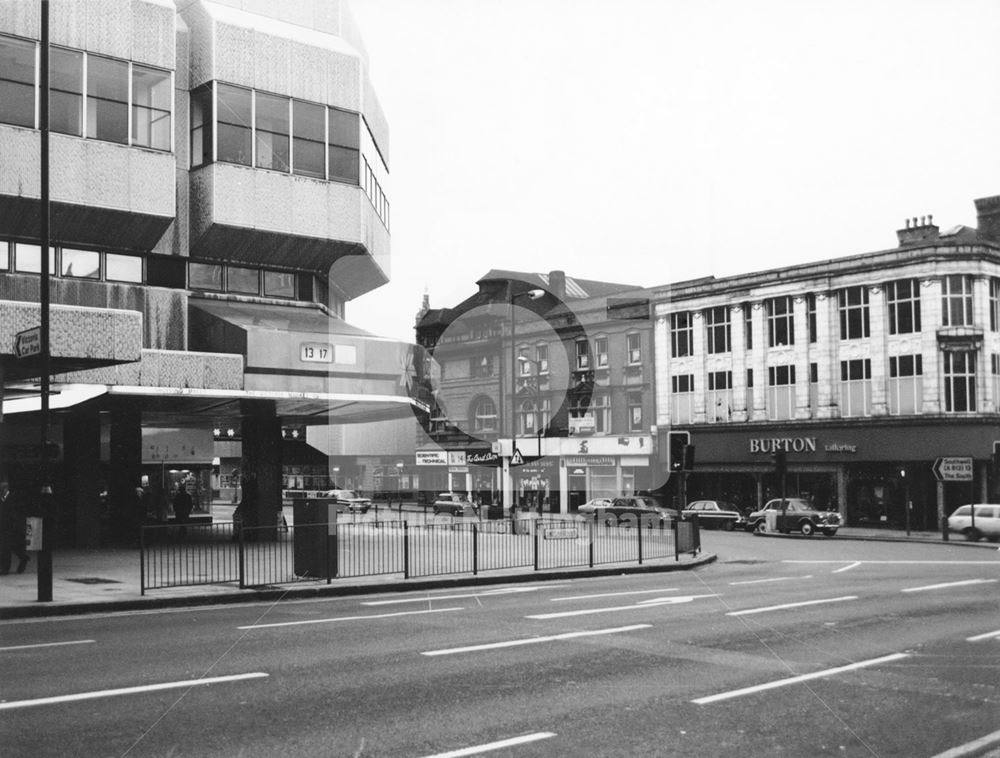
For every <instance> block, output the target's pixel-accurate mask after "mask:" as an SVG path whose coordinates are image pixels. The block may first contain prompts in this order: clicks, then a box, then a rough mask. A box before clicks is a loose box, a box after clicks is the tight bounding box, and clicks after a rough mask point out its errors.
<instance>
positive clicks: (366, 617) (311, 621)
mask: <svg viewBox="0 0 1000 758" xmlns="http://www.w3.org/2000/svg"><path fill="white" fill-rule="evenodd" d="M461 610H464V609H463V608H428V609H427V610H423V611H400V612H398V613H373V614H370V615H362V616H338V617H336V618H329V619H306V620H305V621H280V622H276V623H274V624H250V625H249V626H238V627H236V628H237V629H271V628H275V627H279V626H304V625H305V624H331V623H333V622H334V621H368V620H370V619H390V618H396V617H397V616H419V615H421V614H425V613H447V612H449V611H461Z"/></svg>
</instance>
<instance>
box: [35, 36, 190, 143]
mask: <svg viewBox="0 0 1000 758" xmlns="http://www.w3.org/2000/svg"><path fill="white" fill-rule="evenodd" d="M164 73H165V72H164ZM167 78H168V80H169V76H168V77H167ZM169 107H170V106H169V103H168V105H167V108H168V109H169ZM49 129H51V130H52V131H54V132H59V133H60V134H69V135H72V136H74V137H82V136H83V53H82V52H80V51H79V50H67V49H66V48H62V47H53V48H50V50H49ZM168 144H169V143H168Z"/></svg>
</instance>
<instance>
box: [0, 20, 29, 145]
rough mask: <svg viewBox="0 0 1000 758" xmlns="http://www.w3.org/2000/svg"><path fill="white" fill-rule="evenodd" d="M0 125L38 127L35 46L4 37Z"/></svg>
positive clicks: (0, 49)
mask: <svg viewBox="0 0 1000 758" xmlns="http://www.w3.org/2000/svg"><path fill="white" fill-rule="evenodd" d="M0 122H2V123H4V124H13V125H14V126H27V127H30V128H34V126H35V43H34V42H33V41H30V40H22V39H15V38H13V37H5V36H0Z"/></svg>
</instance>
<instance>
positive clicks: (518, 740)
mask: <svg viewBox="0 0 1000 758" xmlns="http://www.w3.org/2000/svg"><path fill="white" fill-rule="evenodd" d="M555 736H556V733H555V732H535V733H534V734H525V735H523V736H521V737H511V738H510V739H507V740H499V741H497V742H489V743H487V744H485V745H477V746H475V747H466V748H462V749H461V750H451V751H449V752H447V753H435V754H434V755H428V756H425V758H462V756H466V755H480V754H482V753H488V752H490V751H493V750H502V749H503V748H505V747H516V746H517V745H526V744H527V743H529V742H537V741H538V740H547V739H549V738H550V737H555Z"/></svg>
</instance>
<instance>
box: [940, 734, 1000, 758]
mask: <svg viewBox="0 0 1000 758" xmlns="http://www.w3.org/2000/svg"><path fill="white" fill-rule="evenodd" d="M995 745H1000V732H993V734H987V735H986V736H985V737H980V738H979V739H978V740H973V741H972V742H966V743H965V744H964V745H959V746H958V747H953V748H951V749H949V750H945V751H944V752H943V753H938V754H937V755H935V756H934V758H971V756H974V755H983V751H984V750H986V749H987V748H991V747H994V746H995Z"/></svg>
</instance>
